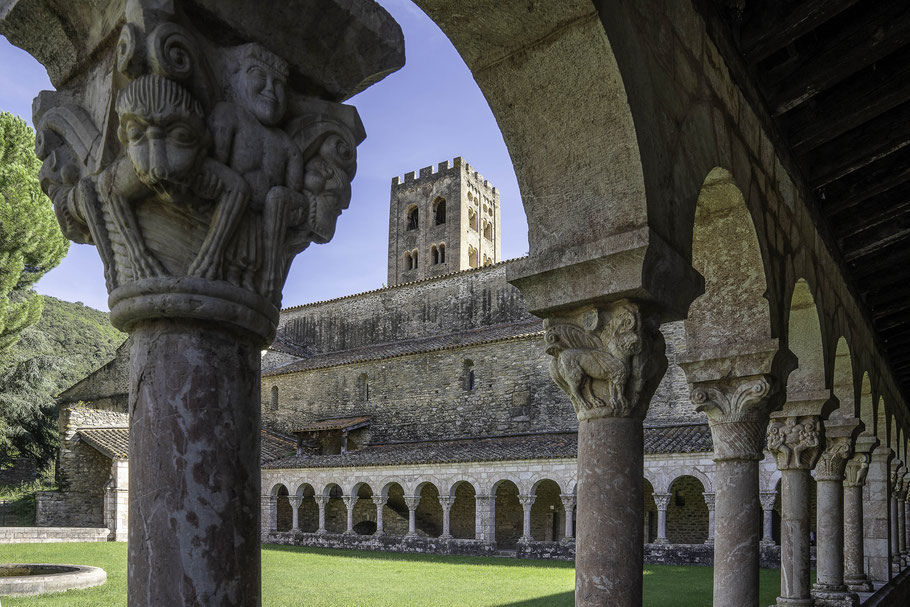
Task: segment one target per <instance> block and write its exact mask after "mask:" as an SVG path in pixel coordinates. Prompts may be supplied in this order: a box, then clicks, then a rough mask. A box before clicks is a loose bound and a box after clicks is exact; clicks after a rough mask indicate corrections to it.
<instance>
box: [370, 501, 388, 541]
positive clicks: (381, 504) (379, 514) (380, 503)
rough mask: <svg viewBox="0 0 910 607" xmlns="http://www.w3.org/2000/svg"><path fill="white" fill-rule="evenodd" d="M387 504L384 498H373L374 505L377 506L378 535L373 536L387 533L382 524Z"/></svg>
mask: <svg viewBox="0 0 910 607" xmlns="http://www.w3.org/2000/svg"><path fill="white" fill-rule="evenodd" d="M385 502H386V500H385V498H383V497H378V498H377V497H374V498H373V503H374V504H375V505H376V533H374V534H373V535H382V534H383V533H385V530H384V529H383V522H382V509H383V507H385Z"/></svg>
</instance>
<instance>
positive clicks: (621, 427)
mask: <svg viewBox="0 0 910 607" xmlns="http://www.w3.org/2000/svg"><path fill="white" fill-rule="evenodd" d="M658 320H659V319H658V318H657V316H655V315H653V314H652V313H651V312H650V311H648V310H645V309H643V308H642V307H641V306H640V305H639V304H637V303H634V302H632V301H629V300H620V301H616V302H613V303H610V304H605V305H603V306H586V307H584V308H581V309H577V310H575V311H573V312H572V313H570V314H567V315H565V316H562V317H553V318H548V319H546V320H545V321H544V328H545V329H546V333H545V345H546V351H547V353H548V354H550V355H551V356H553V358H554V360H553V361H552V362H551V364H550V372H551V374H552V375H553V379H554V380H555V381H556V383H557V385H559V387H560V388H562V390H563V391H564V392H566V393H567V394H568V395H569V397H570V399H571V400H572V405H573V406H574V408H575V412H576V414H577V416H578V533H577V538H576V554H575V605H576V606H577V607H595V606H597V607H600V606H602V605H610V606H611V607H640V606H641V604H642V566H643V558H644V542H643V537H642V531H643V530H642V526H643V514H642V507H641V505H642V502H643V500H644V497H643V474H644V472H643V471H644V430H643V428H642V421H643V420H644V417H645V414H646V413H647V410H648V404H649V403H650V400H651V396H652V395H653V394H654V390H655V389H656V388H657V384H658V383H659V382H660V379H661V378H662V377H663V375H664V372H665V371H666V368H667V359H666V356H665V354H664V350H665V346H664V340H663V336H662V335H661V333H660V331H659V328H658Z"/></svg>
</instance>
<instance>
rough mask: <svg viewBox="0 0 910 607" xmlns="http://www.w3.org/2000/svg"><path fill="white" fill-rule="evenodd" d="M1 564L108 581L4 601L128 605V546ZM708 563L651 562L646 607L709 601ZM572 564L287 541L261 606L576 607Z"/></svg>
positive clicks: (269, 563) (5, 549)
mask: <svg viewBox="0 0 910 607" xmlns="http://www.w3.org/2000/svg"><path fill="white" fill-rule="evenodd" d="M0 562H32V563H76V564H80V565H94V566H96V567H101V568H102V569H104V570H105V571H107V580H108V581H107V583H106V584H104V585H103V586H99V587H96V588H88V589H86V590H71V591H69V592H65V593H56V594H51V595H44V596H40V597H23V598H19V599H15V598H9V599H6V598H4V599H3V605H4V607H16V606H17V605H22V606H25V605H28V606H29V607H64V606H66V607H89V606H92V607H94V606H95V605H111V606H117V605H126V544H125V543H100V544H27V545H26V544H19V545H5V546H4V545H0ZM712 575H713V569H712V568H711V567H670V566H648V567H645V571H644V595H645V596H644V598H645V600H644V604H645V605H646V607H699V606H709V605H711V590H712ZM574 580H575V570H574V568H573V564H572V563H566V562H554V561H530V560H517V559H502V558H473V557H457V556H432V555H405V554H390V553H382V552H359V551H349V550H326V549H318V548H298V547H287V546H263V547H262V604H263V606H264V607H290V606H292V605H293V606H296V605H302V604H306V605H308V606H310V607H367V606H368V607H387V606H392V605H408V607H450V606H454V605H458V606H461V605H470V606H471V607H493V606H494V605H495V606H498V607H571V606H572V605H573V604H574V599H573V587H574ZM760 580H761V597H760V604H762V605H771V604H773V603H774V602H775V601H776V600H777V599H776V597H777V595H778V594H780V571H776V570H770V569H762V570H761V577H760Z"/></svg>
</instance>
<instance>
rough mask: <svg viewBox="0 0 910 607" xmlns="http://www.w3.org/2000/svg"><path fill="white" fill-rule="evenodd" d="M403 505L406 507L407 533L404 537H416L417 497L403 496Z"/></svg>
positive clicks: (418, 499) (418, 501) (418, 497)
mask: <svg viewBox="0 0 910 607" xmlns="http://www.w3.org/2000/svg"><path fill="white" fill-rule="evenodd" d="M404 503H405V504H407V506H408V533H407V535H406V536H405V537H416V536H417V506H418V505H419V504H420V496H419V495H406V496H404Z"/></svg>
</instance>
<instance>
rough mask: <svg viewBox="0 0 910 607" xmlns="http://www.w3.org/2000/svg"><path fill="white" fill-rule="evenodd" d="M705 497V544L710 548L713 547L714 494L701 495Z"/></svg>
mask: <svg viewBox="0 0 910 607" xmlns="http://www.w3.org/2000/svg"><path fill="white" fill-rule="evenodd" d="M702 495H704V496H705V506H707V508H708V539H707V540H705V544H708V545H710V546H713V545H714V503H715V495H714V493H710V492H706V493H702Z"/></svg>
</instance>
